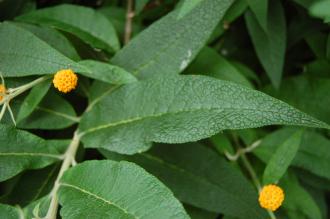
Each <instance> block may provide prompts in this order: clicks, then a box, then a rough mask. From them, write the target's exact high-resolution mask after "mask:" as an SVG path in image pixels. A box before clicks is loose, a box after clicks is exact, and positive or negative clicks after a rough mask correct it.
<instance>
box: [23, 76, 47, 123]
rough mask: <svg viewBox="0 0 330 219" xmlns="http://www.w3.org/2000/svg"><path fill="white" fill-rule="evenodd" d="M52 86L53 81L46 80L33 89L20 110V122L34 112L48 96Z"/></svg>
mask: <svg viewBox="0 0 330 219" xmlns="http://www.w3.org/2000/svg"><path fill="white" fill-rule="evenodd" d="M50 85H51V80H45V81H43V82H41V83H40V84H38V85H36V86H35V87H33V88H32V89H31V91H30V93H29V94H28V95H27V96H26V97H25V99H24V101H23V103H22V105H21V108H20V109H19V112H18V115H17V121H18V122H19V121H21V120H22V119H24V118H26V117H27V116H29V115H30V114H31V113H32V112H33V111H34V109H35V108H36V107H37V106H38V104H39V103H40V101H41V100H42V98H43V97H44V96H45V95H46V94H47V92H48V90H49V87H50Z"/></svg>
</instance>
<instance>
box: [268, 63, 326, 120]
mask: <svg viewBox="0 0 330 219" xmlns="http://www.w3.org/2000/svg"><path fill="white" fill-rule="evenodd" d="M325 64H327V65H324V64H323V63H318V64H317V65H320V66H319V67H317V68H320V69H321V70H322V69H323V71H324V74H325V75H326V76H327V77H328V78H317V77H306V76H297V77H292V78H290V79H286V80H284V81H283V84H282V86H281V89H280V90H278V91H277V90H275V89H273V88H272V87H270V86H268V87H266V88H265V89H264V91H265V92H266V93H268V94H270V95H272V96H274V97H276V98H278V99H280V100H283V101H285V102H287V103H289V104H291V105H292V106H294V107H297V108H298V109H300V110H302V111H304V112H306V113H308V114H310V115H312V116H315V117H316V118H318V119H321V120H322V121H325V122H327V123H330V107H328V106H330V98H329V95H328V94H329V89H330V78H329V76H328V75H329V69H330V68H329V63H327V62H325ZM309 67H311V66H309ZM307 69H309V70H312V69H311V68H307ZM314 70H315V68H314ZM310 73H311V75H313V76H315V75H317V74H318V72H316V71H313V72H310Z"/></svg>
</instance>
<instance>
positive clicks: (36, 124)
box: [18, 92, 79, 129]
mask: <svg viewBox="0 0 330 219" xmlns="http://www.w3.org/2000/svg"><path fill="white" fill-rule="evenodd" d="M18 104H20V103H18ZM77 122H79V118H78V117H77V116H76V112H75V111H74V109H73V107H72V106H71V104H70V103H69V102H68V101H66V100H65V99H64V98H63V97H61V96H59V95H57V94H55V93H53V92H49V93H48V94H47V95H46V97H45V98H44V100H43V101H41V103H40V104H39V105H38V106H37V107H36V108H35V110H34V112H33V113H32V114H31V115H30V116H28V117H27V118H25V119H23V120H22V121H20V122H19V123H18V127H20V128H24V129H62V128H67V127H69V126H71V125H73V124H75V123H77Z"/></svg>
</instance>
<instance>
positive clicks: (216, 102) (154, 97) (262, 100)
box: [79, 76, 329, 154]
mask: <svg viewBox="0 0 330 219" xmlns="http://www.w3.org/2000/svg"><path fill="white" fill-rule="evenodd" d="M124 109H125V110H124ZM101 115H102V116H101ZM275 124H282V125H301V126H311V127H319V128H329V126H328V125H327V124H325V123H322V122H320V121H318V120H316V119H314V118H312V117H310V116H308V115H306V114H304V113H302V112H300V111H298V110H296V109H294V108H292V107H291V106H289V105H287V104H285V103H283V102H281V101H279V100H276V99H274V98H271V97H269V96H267V95H265V94H263V93H261V92H258V91H254V90H251V89H249V88H245V87H243V86H239V85H236V84H234V83H231V82H226V81H221V80H218V79H213V78H209V77H205V76H172V77H167V78H162V77H161V78H154V79H152V80H146V81H143V82H137V83H132V84H130V85H125V86H123V87H121V88H119V89H117V90H116V91H114V93H112V95H108V96H106V97H104V98H103V99H102V100H101V101H100V102H98V103H97V104H96V105H94V107H93V108H91V109H90V110H89V111H88V112H87V113H85V114H84V115H83V117H82V120H81V122H80V124H79V131H80V132H82V133H84V136H83V138H82V141H83V142H84V144H85V146H86V147H102V148H106V149H108V150H112V151H116V152H119V153H124V154H133V153H137V152H141V151H145V150H147V149H148V148H150V146H151V142H152V141H154V142H164V143H184V142H190V141H196V140H199V139H202V138H207V137H210V136H212V135H214V134H216V133H218V132H219V131H221V130H225V129H243V128H255V127H261V126H265V125H275Z"/></svg>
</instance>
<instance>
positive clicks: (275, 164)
mask: <svg viewBox="0 0 330 219" xmlns="http://www.w3.org/2000/svg"><path fill="white" fill-rule="evenodd" d="M302 134H303V131H302V130H298V131H296V132H295V133H293V134H292V135H290V137H289V138H288V139H286V140H285V141H284V142H283V144H281V145H279V146H278V148H277V149H276V151H275V153H274V154H273V155H272V156H271V158H270V160H269V162H268V163H267V166H266V169H265V171H264V174H263V183H264V184H271V183H277V182H278V181H279V180H280V179H281V177H282V176H283V175H284V174H285V172H286V171H287V169H288V167H289V166H290V164H291V162H292V161H293V159H294V158H295V156H296V153H297V152H298V149H299V146H300V142H301V138H302Z"/></svg>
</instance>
